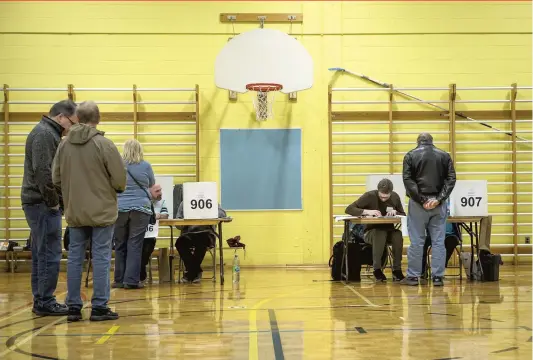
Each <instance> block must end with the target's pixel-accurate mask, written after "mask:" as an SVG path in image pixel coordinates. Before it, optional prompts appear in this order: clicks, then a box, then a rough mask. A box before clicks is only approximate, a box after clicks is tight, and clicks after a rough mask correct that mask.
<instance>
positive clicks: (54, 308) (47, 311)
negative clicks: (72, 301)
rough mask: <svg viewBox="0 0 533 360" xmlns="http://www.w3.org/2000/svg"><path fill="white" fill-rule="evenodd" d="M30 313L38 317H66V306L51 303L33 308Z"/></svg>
mask: <svg viewBox="0 0 533 360" xmlns="http://www.w3.org/2000/svg"><path fill="white" fill-rule="evenodd" d="M32 311H33V313H34V314H36V315H39V316H65V315H68V306H67V305H65V304H59V303H53V304H51V305H46V306H37V307H34V308H33V310H32Z"/></svg>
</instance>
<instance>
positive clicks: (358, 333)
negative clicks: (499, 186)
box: [0, 266, 532, 360]
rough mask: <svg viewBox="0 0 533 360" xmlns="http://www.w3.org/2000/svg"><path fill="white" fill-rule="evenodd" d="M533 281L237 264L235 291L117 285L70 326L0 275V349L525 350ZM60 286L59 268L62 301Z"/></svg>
mask: <svg viewBox="0 0 533 360" xmlns="http://www.w3.org/2000/svg"><path fill="white" fill-rule="evenodd" d="M228 270H229V269H228ZM387 274H388V272H387ZM228 275H230V274H228ZM531 289H532V284H531V269H530V268H529V267H527V266H525V267H519V268H518V269H516V270H515V269H514V268H513V267H512V266H504V267H503V268H502V269H501V280H500V281H499V282H494V283H471V282H468V281H465V280H463V282H462V283H460V282H459V281H458V280H452V279H448V280H447V281H446V284H445V286H444V287H443V288H434V287H432V286H424V287H420V288H416V287H415V288H413V287H404V286H400V285H398V284H393V283H387V284H374V283H373V282H372V281H370V279H364V280H363V282H362V283H358V284H351V285H349V286H347V285H344V284H342V283H333V282H331V281H329V274H328V271H327V270H326V269H315V270H303V269H253V270H252V269H246V268H245V269H243V271H242V274H241V284H240V289H239V290H238V291H237V290H235V291H234V290H232V287H231V282H230V281H227V282H226V285H225V286H224V288H223V289H221V288H220V286H219V284H218V282H217V284H216V285H215V284H213V283H212V282H211V281H210V280H204V281H203V282H202V284H199V285H173V286H170V285H168V284H167V285H158V284H152V285H149V286H148V287H147V288H145V289H142V290H123V289H120V290H113V291H112V294H111V298H112V301H111V304H110V305H111V307H112V308H114V309H115V310H116V311H118V312H119V314H120V319H119V320H117V321H112V322H101V323H91V322H89V321H88V320H86V321H82V322H78V323H67V322H66V318H65V317H59V318H57V317H56V318H52V317H43V318H39V317H35V316H33V314H32V313H31V293H30V281H29V274H27V273H23V274H9V273H1V274H0V343H1V346H0V358H1V359H6V360H7V359H9V360H11V359H13V360H15V359H31V358H34V359H95V360H104V359H128V360H130V359H131V360H132V359H276V360H278V359H372V360H374V359H531V358H532V351H531V345H532V343H531V335H532V333H531V327H532V324H531V319H532V302H531ZM84 290H86V291H85V294H84V297H85V298H90V293H91V290H90V289H85V288H84ZM65 291H66V284H65V274H64V273H62V274H61V278H60V283H59V285H58V291H57V294H58V298H59V299H61V300H63V299H64V297H65ZM89 311H90V310H85V313H84V316H86V317H88V315H89Z"/></svg>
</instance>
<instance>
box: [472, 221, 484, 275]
mask: <svg viewBox="0 0 533 360" xmlns="http://www.w3.org/2000/svg"><path fill="white" fill-rule="evenodd" d="M478 230H479V229H478V227H477V222H476V223H475V231H474V236H475V237H476V256H477V260H478V261H479V273H480V274H481V279H479V280H483V266H481V260H480V259H479V253H480V251H479V231H478Z"/></svg>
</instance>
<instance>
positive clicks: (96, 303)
mask: <svg viewBox="0 0 533 360" xmlns="http://www.w3.org/2000/svg"><path fill="white" fill-rule="evenodd" d="M113 228H114V226H113V225H110V226H105V227H89V226H85V227H70V228H69V231H70V245H69V250H68V263H67V275H68V276H67V289H68V294H67V305H68V306H69V307H76V308H79V309H81V308H82V307H83V301H82V300H81V295H80V291H81V289H80V287H81V276H82V272H83V261H84V260H85V251H86V249H87V240H88V239H89V241H92V250H91V251H92V261H93V297H92V301H91V302H92V308H93V309H106V308H107V303H108V302H109V295H110V287H111V284H110V280H109V278H110V274H109V273H110V268H111V240H112V239H113Z"/></svg>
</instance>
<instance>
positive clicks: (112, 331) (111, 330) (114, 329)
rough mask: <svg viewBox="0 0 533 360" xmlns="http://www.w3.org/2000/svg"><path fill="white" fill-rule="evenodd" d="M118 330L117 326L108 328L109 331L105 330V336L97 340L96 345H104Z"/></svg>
mask: <svg viewBox="0 0 533 360" xmlns="http://www.w3.org/2000/svg"><path fill="white" fill-rule="evenodd" d="M119 328H120V326H118V325H114V326H111V327H110V328H109V330H107V332H106V335H104V336H102V337H101V338H100V339H98V341H97V342H96V345H102V344H105V342H106V341H107V340H109V339H110V338H111V336H113V335H114V334H115V333H116V332H117V331H118V329H119Z"/></svg>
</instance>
